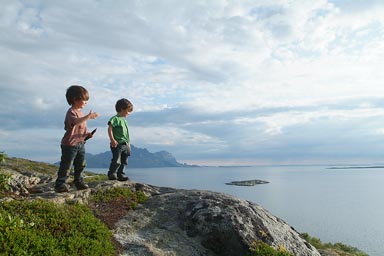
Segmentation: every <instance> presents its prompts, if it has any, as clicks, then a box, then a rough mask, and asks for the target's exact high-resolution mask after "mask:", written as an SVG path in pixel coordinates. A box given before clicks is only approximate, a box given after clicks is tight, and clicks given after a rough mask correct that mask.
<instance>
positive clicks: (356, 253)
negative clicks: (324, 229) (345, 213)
mask: <svg viewBox="0 0 384 256" xmlns="http://www.w3.org/2000/svg"><path fill="white" fill-rule="evenodd" d="M301 237H302V238H304V239H305V240H306V241H307V242H308V243H310V244H312V245H313V246H314V247H315V248H316V249H318V250H319V251H321V250H323V251H327V252H330V253H333V255H340V256H352V255H353V256H368V254H366V253H364V252H362V251H360V250H359V249H357V248H355V247H352V246H349V245H345V244H343V243H334V244H332V243H322V242H321V240H320V239H319V238H316V237H311V236H310V235H309V234H307V233H303V234H301Z"/></svg>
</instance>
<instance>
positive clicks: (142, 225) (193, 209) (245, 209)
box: [1, 168, 320, 256]
mask: <svg viewBox="0 0 384 256" xmlns="http://www.w3.org/2000/svg"><path fill="white" fill-rule="evenodd" d="M1 170H2V172H3V173H4V172H6V173H8V174H10V175H11V179H10V182H9V184H10V187H11V189H12V190H13V192H14V193H16V194H18V195H19V196H23V197H25V198H26V199H27V200H34V199H36V198H43V199H45V200H51V201H54V202H55V203H73V202H78V203H87V200H88V198H89V196H90V194H91V193H92V192H94V191H96V190H99V189H106V188H108V187H114V186H125V187H129V188H131V189H132V190H137V189H140V190H142V191H143V192H144V193H145V194H147V195H148V196H149V200H148V201H147V202H145V203H144V204H142V205H140V206H139V207H138V208H137V209H136V210H134V211H130V212H128V213H127V214H126V215H125V216H123V217H121V218H120V219H119V220H118V222H117V223H116V224H115V226H114V227H113V230H112V231H113V234H114V237H115V238H116V240H117V241H119V242H120V243H121V245H122V246H123V248H124V250H123V251H124V252H123V253H122V255H236V256H237V255H246V253H247V252H248V250H249V247H250V246H251V244H252V242H254V241H263V242H265V243H267V244H269V245H271V246H273V247H275V248H282V247H284V248H285V249H286V250H287V251H289V252H291V253H292V254H294V255H308V256H309V255H320V254H319V252H318V251H317V250H316V249H315V248H314V247H312V246H311V245H310V244H308V243H307V242H306V241H304V240H303V239H302V238H301V237H300V236H299V233H298V232H296V231H295V230H294V228H292V227H291V226H289V225H288V224H287V223H286V222H284V221H283V220H281V219H279V218H277V217H275V216H273V215H272V214H270V213H269V212H268V211H267V210H265V209H264V208H262V207H261V206H259V205H257V204H255V203H252V202H249V201H245V200H240V199H238V198H235V197H232V196H229V195H226V194H222V193H215V192H210V191H201V190H181V189H173V188H164V187H156V186H151V185H148V184H139V183H136V182H132V181H127V182H116V181H99V182H93V183H90V185H91V186H90V189H87V190H82V191H77V190H76V189H71V191H70V192H68V193H62V194H57V193H55V192H54V191H53V190H52V188H53V181H54V176H51V175H49V174H42V173H38V172H34V171H15V170H11V169H8V168H1Z"/></svg>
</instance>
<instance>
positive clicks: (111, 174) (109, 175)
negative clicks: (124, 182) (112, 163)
mask: <svg viewBox="0 0 384 256" xmlns="http://www.w3.org/2000/svg"><path fill="white" fill-rule="evenodd" d="M108 179H109V180H117V177H116V174H115V173H114V172H111V171H109V172H108Z"/></svg>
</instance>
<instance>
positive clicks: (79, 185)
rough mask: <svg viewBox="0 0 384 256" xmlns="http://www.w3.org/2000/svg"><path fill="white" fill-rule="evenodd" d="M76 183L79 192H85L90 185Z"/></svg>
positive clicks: (81, 182)
mask: <svg viewBox="0 0 384 256" xmlns="http://www.w3.org/2000/svg"><path fill="white" fill-rule="evenodd" d="M74 183H75V187H76V188H77V190H83V189H87V188H88V185H87V184H85V183H84V182H83V181H75V182H74Z"/></svg>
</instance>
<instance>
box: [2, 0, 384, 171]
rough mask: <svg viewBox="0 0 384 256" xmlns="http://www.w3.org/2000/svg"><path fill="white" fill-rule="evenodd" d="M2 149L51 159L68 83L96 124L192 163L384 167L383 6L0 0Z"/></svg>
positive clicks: (254, 0)
mask: <svg viewBox="0 0 384 256" xmlns="http://www.w3.org/2000/svg"><path fill="white" fill-rule="evenodd" d="M0 2H1V6H2V7H1V9H0V34H1V36H0V102H1V107H0V151H3V152H5V153H6V154H7V155H9V156H13V157H23V158H28V159H31V160H36V161H43V162H49V163H53V162H57V161H59V160H60V156H61V149H60V141H61V138H62V136H63V134H64V125H63V122H64V117H65V113H66V111H67V109H68V108H69V107H70V106H69V105H68V104H67V102H66V99H65V92H66V89H67V88H68V87H69V86H70V85H73V84H77V85H82V86H84V87H85V88H86V89H87V90H88V91H89V94H90V99H89V101H88V103H87V106H86V107H85V108H84V109H83V112H84V113H85V114H87V113H88V112H89V111H91V110H92V111H96V112H98V113H99V115H100V117H99V118H98V119H96V120H89V121H88V122H87V125H88V128H89V129H90V130H93V129H94V128H97V133H96V134H95V137H94V138H93V139H92V140H89V141H88V142H87V144H86V151H87V152H88V153H92V154H98V153H102V152H106V151H109V138H108V134H107V122H108V120H109V118H110V117H112V116H113V115H115V114H116V112H115V107H114V106H115V103H116V101H117V100H118V99H120V98H127V99H129V100H130V101H131V102H132V103H133V105H134V111H133V112H132V114H131V115H130V116H129V117H128V118H127V120H128V123H129V131H130V137H131V143H132V144H133V145H135V146H136V147H139V148H146V149H148V150H149V151H150V152H157V151H161V150H166V151H168V152H170V153H172V154H173V155H174V156H175V157H176V159H177V160H178V161H179V162H182V163H188V164H199V165H275V164H376V163H384V84H383V82H384V72H383V71H382V67H383V66H384V63H383V62H384V2H383V1H380V0H377V1H374V0H371V1H370V0H367V1H357V0H356V1H352V0H349V1H347V0H344V1H343V0H338V1H337V0H297V1H292V0H242V1H237V0H196V1H189V0H161V1H156V0H116V1H107V0H81V1H78V0H68V1H58V0H52V1H37V0H28V1H27V0H25V1H18V0H0Z"/></svg>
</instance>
